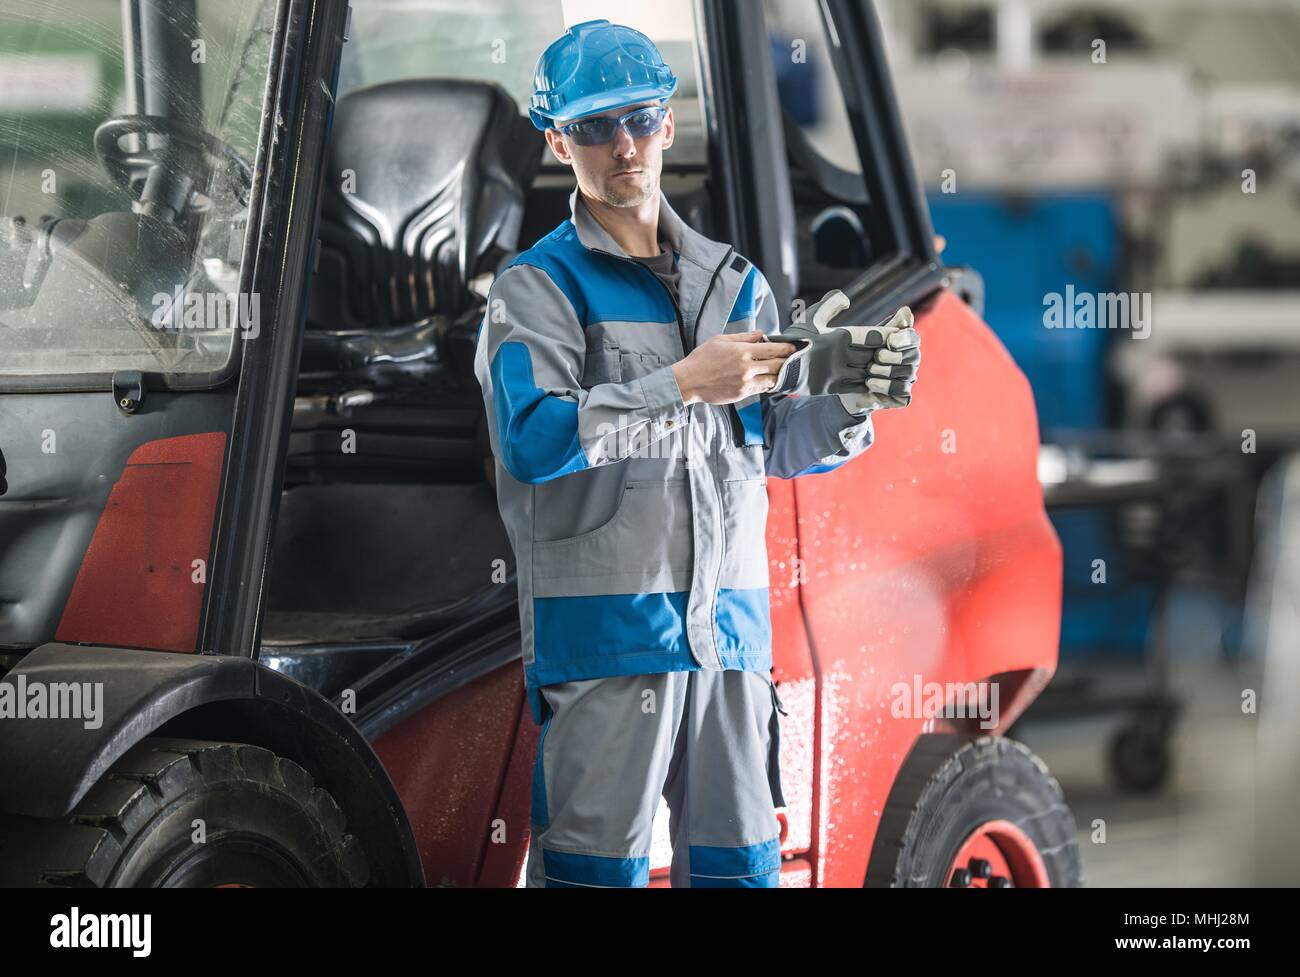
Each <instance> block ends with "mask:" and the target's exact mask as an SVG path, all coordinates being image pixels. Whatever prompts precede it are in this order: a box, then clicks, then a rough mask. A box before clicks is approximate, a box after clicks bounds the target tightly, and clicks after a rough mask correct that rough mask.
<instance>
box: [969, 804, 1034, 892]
mask: <svg viewBox="0 0 1300 977" xmlns="http://www.w3.org/2000/svg"><path fill="white" fill-rule="evenodd" d="M948 887H949V888H954V889H1005V888H1015V889H1047V888H1050V887H1051V880H1050V879H1049V878H1048V875H1047V866H1046V865H1044V864H1043V857H1042V856H1041V855H1040V854H1039V853H1038V848H1037V847H1036V846H1035V845H1034V843H1033V841H1032V840H1030V838H1029V836H1028V835H1027V834H1025V833H1024V832H1023V831H1021V830H1020V829H1019V828H1018V827H1016V826H1015V825H1014V824H1012V823H1011V822H1010V821H986V822H985V823H984V824H982V825H980V826H979V827H978V828H976V829H975V830H974V831H973V832H971V834H970V836H969V837H968V838H967V839H966V840H965V841H964V842H963V843H962V846H961V848H959V849H958V850H957V855H956V857H955V858H953V860H952V864H951V865H949V866H948Z"/></svg>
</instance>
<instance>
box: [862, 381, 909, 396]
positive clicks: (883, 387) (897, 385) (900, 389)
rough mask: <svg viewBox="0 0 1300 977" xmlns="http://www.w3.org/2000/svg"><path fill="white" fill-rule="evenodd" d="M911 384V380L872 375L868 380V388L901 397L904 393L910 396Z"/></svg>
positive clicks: (879, 392) (875, 391) (874, 391)
mask: <svg viewBox="0 0 1300 977" xmlns="http://www.w3.org/2000/svg"><path fill="white" fill-rule="evenodd" d="M911 386H912V381H911V380H886V379H883V378H879V377H871V378H870V379H868V380H867V389H868V390H870V391H871V392H872V393H878V394H885V395H886V396H889V397H901V396H902V395H903V394H908V395H909V396H910V392H911Z"/></svg>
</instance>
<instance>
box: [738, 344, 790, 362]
mask: <svg viewBox="0 0 1300 977" xmlns="http://www.w3.org/2000/svg"><path fill="white" fill-rule="evenodd" d="M797 351H798V348H797V347H796V346H795V345H794V344H793V343H777V342H768V343H763V344H762V345H761V346H755V347H754V348H753V349H751V350H749V351H748V355H749V358H750V359H753V360H772V359H778V360H784V359H786V358H787V357H790V356H793V355H794V354H795V353H796V352H797Z"/></svg>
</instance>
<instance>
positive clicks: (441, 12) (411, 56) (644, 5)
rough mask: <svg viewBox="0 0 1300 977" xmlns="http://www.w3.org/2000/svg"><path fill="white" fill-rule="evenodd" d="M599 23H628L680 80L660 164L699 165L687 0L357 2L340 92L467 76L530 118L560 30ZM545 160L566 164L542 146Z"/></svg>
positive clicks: (702, 158) (700, 139) (701, 146)
mask: <svg viewBox="0 0 1300 977" xmlns="http://www.w3.org/2000/svg"><path fill="white" fill-rule="evenodd" d="M598 18H603V19H606V20H611V21H614V22H616V23H619V24H626V25H628V26H629V27H634V28H636V29H637V30H639V31H641V32H642V33H644V34H645V35H646V36H648V37H649V38H650V39H651V40H652V41H654V42H655V44H656V45H657V46H658V48H659V50H660V52H661V53H662V54H663V56H664V61H666V62H667V63H668V65H669V66H670V67H671V68H672V70H673V74H675V75H676V76H677V92H676V93H675V94H674V95H673V97H672V99H671V100H670V102H669V104H670V105H671V106H672V109H673V121H674V123H675V125H676V128H677V132H676V136H675V137H674V143H673V150H672V153H671V154H670V155H668V156H665V157H664V165H665V167H666V168H680V167H681V166H683V165H685V166H700V165H703V164H704V163H705V162H706V159H707V154H706V144H705V139H704V125H703V114H702V111H701V101H700V94H699V87H698V85H697V81H696V76H697V73H696V44H695V32H694V26H693V25H694V22H695V20H694V5H693V3H692V2H691V0H625V2H623V3H619V4H616V5H611V4H609V3H606V2H591V0H476V2H474V3H465V2H464V0H360V2H354V3H353V4H352V34H351V38H350V40H349V41H348V44H347V45H346V46H345V47H344V49H343V61H342V64H341V66H340V68H339V94H345V93H346V92H348V91H350V90H351V89H354V88H361V87H363V86H365V85H374V84H378V83H380V82H388V81H397V80H399V79H403V78H425V77H448V78H471V79H475V80H481V81H493V82H496V83H497V84H499V85H500V86H501V87H502V88H504V89H505V90H506V91H507V92H508V93H509V94H510V95H511V97H512V98H514V100H515V103H516V104H517V105H518V106H519V110H520V112H527V111H528V102H529V99H530V98H531V96H532V93H533V67H534V66H535V65H536V64H537V58H538V56H539V55H540V54H541V53H542V52H543V51H544V50H546V47H547V45H548V44H550V43H551V42H552V41H554V40H555V39H556V38H557V37H559V36H560V35H561V34H563V33H564V30H565V28H566V27H570V26H572V25H573V24H577V23H581V22H582V21H584V20H596V19H598ZM544 163H545V165H548V166H550V167H552V168H559V169H565V168H566V167H564V164H562V163H560V162H558V161H557V160H556V159H555V158H554V157H553V156H551V154H550V151H549V150H547V151H545V158H544Z"/></svg>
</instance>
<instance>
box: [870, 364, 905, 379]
mask: <svg viewBox="0 0 1300 977" xmlns="http://www.w3.org/2000/svg"><path fill="white" fill-rule="evenodd" d="M868 372H869V373H870V374H871V375H872V376H873V377H889V378H890V379H892V380H907V379H912V380H915V379H916V365H915V364H912V363H900V364H899V365H897V366H889V365H886V364H884V363H872V364H871V367H870V369H869V370H868Z"/></svg>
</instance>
